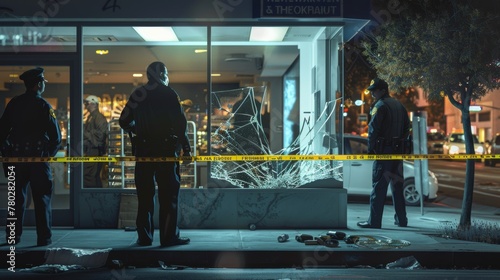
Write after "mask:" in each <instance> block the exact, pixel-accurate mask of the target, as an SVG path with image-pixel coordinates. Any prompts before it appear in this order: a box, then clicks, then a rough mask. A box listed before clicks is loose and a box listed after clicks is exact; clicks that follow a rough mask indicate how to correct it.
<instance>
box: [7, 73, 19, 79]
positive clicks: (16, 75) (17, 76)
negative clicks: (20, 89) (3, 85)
mask: <svg viewBox="0 0 500 280" xmlns="http://www.w3.org/2000/svg"><path fill="white" fill-rule="evenodd" d="M9 78H19V74H9Z"/></svg>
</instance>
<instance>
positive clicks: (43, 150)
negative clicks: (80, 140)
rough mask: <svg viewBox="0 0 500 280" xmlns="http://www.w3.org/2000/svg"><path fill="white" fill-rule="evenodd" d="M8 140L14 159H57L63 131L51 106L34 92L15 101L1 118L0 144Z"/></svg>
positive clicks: (20, 96)
mask: <svg viewBox="0 0 500 280" xmlns="http://www.w3.org/2000/svg"><path fill="white" fill-rule="evenodd" d="M6 140H8V141H9V143H10V145H11V149H10V152H11V154H12V156H55V155H56V153H57V151H58V150H59V147H60V145H61V130H60V129H59V124H58V122H57V119H56V115H55V113H54V110H53V109H52V107H51V106H50V104H49V103H48V102H47V101H46V100H45V99H43V98H42V97H41V96H40V95H37V93H36V92H34V91H30V90H28V91H26V92H25V93H24V94H21V95H19V96H16V97H14V98H12V100H11V101H10V102H9V104H8V105H7V107H6V108H5V112H4V114H3V115H2V118H0V143H5V141H6ZM4 156H6V155H4Z"/></svg>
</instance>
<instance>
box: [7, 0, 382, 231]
mask: <svg viewBox="0 0 500 280" xmlns="http://www.w3.org/2000/svg"><path fill="white" fill-rule="evenodd" d="M310 2H311V1H305V2H303V3H302V2H298V1H272V0H260V1H249V0H214V1H194V0H183V1H154V0H144V1H132V0H115V1H109V0H103V1H92V2H89V1H75V0H73V1H36V0H27V1H22V2H20V1H18V2H15V3H14V2H12V1H10V2H9V3H2V4H0V23H1V26H2V27H0V87H1V88H0V91H1V94H2V98H1V99H0V105H1V106H0V108H2V109H0V113H3V108H5V105H6V104H7V103H8V102H9V100H10V99H11V98H12V97H13V96H16V95H18V94H21V93H23V91H24V87H23V84H22V83H21V81H20V80H19V78H18V75H20V74H21V73H22V72H24V71H25V70H27V69H30V68H32V67H35V66H41V67H44V68H45V77H46V79H47V80H48V81H49V82H48V83H47V87H46V90H45V93H44V98H46V99H47V100H48V101H49V102H50V103H51V105H52V106H53V107H54V109H55V111H56V114H57V118H58V120H59V122H60V125H61V129H62V133H63V138H64V139H63V143H64V145H63V146H62V148H61V150H60V152H59V154H58V156H60V157H77V156H82V154H83V145H82V143H83V134H82V129H83V125H84V122H85V118H86V115H87V114H88V113H87V112H86V111H85V110H84V108H83V106H82V103H83V100H84V98H85V97H86V96H88V95H95V96H97V97H98V98H99V100H100V103H99V106H100V110H101V112H102V113H103V114H104V115H105V117H106V118H107V120H108V122H109V131H108V133H109V139H108V140H109V145H110V146H109V149H108V155H109V156H123V155H129V154H128V152H129V150H128V149H129V146H128V145H127V138H126V135H123V132H122V131H121V130H120V129H119V128H117V122H116V118H117V117H118V116H119V114H120V112H121V109H122V108H123V106H124V104H125V102H126V101H127V98H128V96H129V95H130V93H131V92H132V90H133V89H134V88H135V87H137V86H139V85H142V84H144V83H145V82H146V81H147V80H146V75H145V74H146V73H145V69H146V67H147V65H148V64H149V63H151V62H153V61H157V60H160V61H163V62H164V63H165V64H166V65H167V67H168V69H169V78H170V83H171V86H172V87H173V88H174V89H176V91H178V93H179V95H180V98H181V99H182V100H188V99H189V100H191V101H192V103H191V104H192V106H191V107H190V108H188V110H186V114H187V116H188V120H189V121H190V127H191V128H190V135H191V137H192V141H193V142H192V145H193V148H194V149H195V150H196V152H197V154H198V155H215V154H224V152H221V146H224V144H226V145H227V141H226V143H224V141H221V140H220V137H221V135H222V134H221V133H220V131H224V130H225V129H230V128H231V126H232V124H231V122H230V121H229V119H230V118H231V116H232V115H234V112H231V111H232V109H233V108H232V105H233V104H235V102H236V100H237V96H238V94H239V93H241V92H243V93H244V95H245V96H251V97H254V98H253V99H255V100H256V101H257V102H258V103H254V104H260V106H259V108H258V109H259V112H258V114H256V116H257V117H258V118H259V119H260V118H262V119H263V120H264V121H262V122H263V123H262V124H261V126H262V128H263V130H266V129H267V130H266V131H267V134H266V135H267V145H266V151H268V153H281V154H283V153H288V152H290V150H291V148H290V147H291V146H292V144H293V145H295V146H293V147H294V149H295V150H296V151H295V152H298V153H316V154H326V153H339V152H341V147H339V146H338V145H334V144H335V143H333V142H331V140H327V141H326V142H327V143H326V144H325V139H334V138H335V137H332V136H335V135H339V134H340V135H341V134H342V132H343V127H342V123H343V121H342V114H341V113H339V114H337V113H338V112H340V111H341V110H338V108H339V104H343V94H342V93H343V56H344V50H343V47H342V46H343V43H344V42H345V41H347V40H350V39H351V38H352V37H353V36H354V35H355V34H356V33H357V32H358V31H359V30H361V29H362V28H365V27H366V26H367V24H368V23H369V19H368V18H369V16H370V6H369V1H366V0H357V1H342V0H328V1H316V2H314V3H313V2H311V3H310ZM386 12H390V10H389V11H386ZM143 31H156V32H158V31H159V32H160V33H155V34H153V37H152V38H148V37H147V34H143ZM163 35H169V36H165V37H163ZM160 36H161V37H160ZM325 114H326V115H325ZM301 131H309V133H301ZM328 141H330V142H328ZM223 148H224V147H223ZM225 151H226V152H227V148H226V149H225ZM53 167H54V173H55V177H54V178H55V190H54V197H53V208H54V211H55V212H56V213H55V214H54V225H61V226H74V227H77V228H114V227H117V226H118V224H120V221H122V220H121V219H122V217H121V215H122V212H121V211H120V208H121V207H125V206H124V197H126V196H128V195H132V194H134V193H135V190H134V186H133V178H131V177H130V174H133V173H131V171H130V170H131V168H133V166H131V165H130V164H128V163H120V164H113V163H108V164H107V165H106V166H105V168H104V169H103V173H102V179H103V183H104V186H105V187H104V188H101V189H93V188H85V186H84V185H83V167H82V164H80V163H64V164H59V163H55V164H54V165H53ZM279 168H282V167H279ZM214 172H215V173H214ZM216 172H217V165H212V164H211V163H197V166H195V167H193V168H191V169H189V170H185V174H184V175H185V176H184V177H183V178H185V179H184V180H186V182H187V183H185V184H184V187H185V188H186V189H187V188H190V189H199V188H201V187H205V188H206V187H207V186H208V185H209V184H210V183H211V182H212V183H213V182H214V180H212V179H213V178H217V177H218V175H217V174H216ZM303 172H305V171H303ZM297 174H298V175H296V176H298V180H297V182H296V184H301V183H305V182H304V180H305V179H304V176H305V175H306V174H301V173H300V172H299V173H297ZM313 179H314V178H313ZM2 180H4V181H5V178H3V179H2ZM187 180H190V181H187ZM308 180H311V179H308ZM217 186H218V185H217V184H215V187H217ZM0 188H1V195H0V196H1V199H2V201H7V199H6V188H5V186H4V185H2V186H0ZM181 191H183V190H181ZM28 203H30V202H28ZM2 205H3V206H2V210H1V211H2V214H5V211H6V206H5V204H3V203H2ZM29 207H32V205H29ZM2 222H3V221H2ZM26 223H27V224H30V223H31V224H33V223H34V218H33V213H32V212H30V210H29V211H28V213H27V218H26Z"/></svg>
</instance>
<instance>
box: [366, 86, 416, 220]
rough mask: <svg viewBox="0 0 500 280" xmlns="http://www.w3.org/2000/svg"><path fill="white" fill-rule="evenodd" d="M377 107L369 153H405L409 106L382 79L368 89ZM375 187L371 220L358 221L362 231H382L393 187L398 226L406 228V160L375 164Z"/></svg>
mask: <svg viewBox="0 0 500 280" xmlns="http://www.w3.org/2000/svg"><path fill="white" fill-rule="evenodd" d="M368 90H369V91H370V93H371V95H372V97H373V98H374V103H373V104H374V105H373V107H372V109H371V112H370V115H371V120H370V123H369V124H368V153H369V154H402V153H404V151H405V147H404V146H405V140H406V139H407V137H408V135H409V133H410V119H409V118H408V112H407V111H406V109H405V107H404V106H403V105H402V104H401V103H400V102H399V101H398V100H396V99H394V98H392V97H391V96H389V87H388V85H387V83H386V82H385V81H384V80H382V79H379V78H376V79H374V80H372V82H371V84H370V86H369V87H368ZM372 181H373V188H372V192H371V195H370V217H369V218H368V221H365V222H358V226H359V227H362V228H381V226H382V214H383V211H384V202H385V198H386V195H387V187H388V185H389V183H390V184H391V191H392V201H393V204H394V209H395V211H396V214H395V215H394V219H395V222H394V224H395V225H397V226H400V227H406V226H407V224H408V219H407V217H406V205H405V200H404V196H403V182H404V177H403V161H402V160H376V161H375V162H374V163H373V173H372Z"/></svg>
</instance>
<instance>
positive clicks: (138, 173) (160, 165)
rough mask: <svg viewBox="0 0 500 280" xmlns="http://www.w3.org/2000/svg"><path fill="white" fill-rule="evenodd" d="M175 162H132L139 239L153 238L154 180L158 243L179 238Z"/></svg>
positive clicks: (177, 183) (144, 240)
mask: <svg viewBox="0 0 500 280" xmlns="http://www.w3.org/2000/svg"><path fill="white" fill-rule="evenodd" d="M177 165H178V163H176V162H137V163H136V165H135V185H136V189H137V198H138V202H139V206H138V210H137V220H136V225H137V234H138V238H139V240H138V241H139V242H141V243H149V242H152V241H153V233H154V228H155V227H154V221H153V214H154V207H155V180H156V183H157V185H158V201H159V204H160V209H159V213H160V217H159V221H160V227H159V228H160V244H162V245H165V244H168V243H170V242H172V241H174V240H175V239H176V238H179V227H178V226H177V212H178V210H177V209H178V205H177V204H178V197H179V189H180V179H179V176H178V175H177V171H176V169H177Z"/></svg>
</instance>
